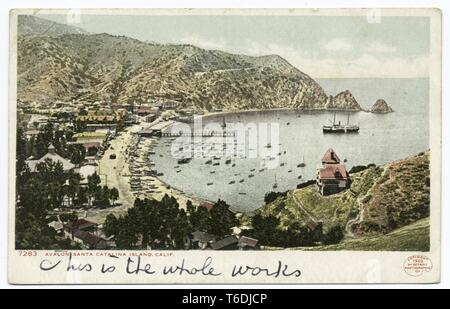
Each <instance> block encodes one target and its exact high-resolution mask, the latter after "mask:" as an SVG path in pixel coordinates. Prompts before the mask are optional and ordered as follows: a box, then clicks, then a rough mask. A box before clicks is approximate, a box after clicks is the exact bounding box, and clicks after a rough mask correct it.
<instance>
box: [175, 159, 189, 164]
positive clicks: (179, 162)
mask: <svg viewBox="0 0 450 309" xmlns="http://www.w3.org/2000/svg"><path fill="white" fill-rule="evenodd" d="M191 160H192V158H182V159H178V161H177V162H178V164H186V163H189V162H191Z"/></svg>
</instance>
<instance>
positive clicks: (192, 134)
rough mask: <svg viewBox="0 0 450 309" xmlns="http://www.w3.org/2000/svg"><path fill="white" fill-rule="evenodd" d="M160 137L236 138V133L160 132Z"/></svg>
mask: <svg viewBox="0 0 450 309" xmlns="http://www.w3.org/2000/svg"><path fill="white" fill-rule="evenodd" d="M161 137H236V132H215V131H211V132H162V133H161Z"/></svg>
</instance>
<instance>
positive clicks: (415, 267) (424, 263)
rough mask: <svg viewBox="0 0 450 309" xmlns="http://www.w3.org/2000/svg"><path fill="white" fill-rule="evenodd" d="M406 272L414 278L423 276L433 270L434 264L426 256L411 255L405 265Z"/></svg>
mask: <svg viewBox="0 0 450 309" xmlns="http://www.w3.org/2000/svg"><path fill="white" fill-rule="evenodd" d="M403 269H404V270H405V272H406V273H407V274H408V275H410V276H413V277H419V276H422V274H423V273H425V272H430V271H431V270H432V269H433V263H432V262H431V260H430V259H429V258H428V257H426V256H424V255H411V256H409V257H408V258H407V259H406V260H405V262H404V263H403Z"/></svg>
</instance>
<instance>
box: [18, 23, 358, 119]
mask: <svg viewBox="0 0 450 309" xmlns="http://www.w3.org/2000/svg"><path fill="white" fill-rule="evenodd" d="M34 19H35V18H34V17H28V18H21V19H19V23H20V26H19V28H20V29H32V28H33V27H34V25H35V24H36V23H37V22H36V21H35V20H34ZM50 23H51V22H50ZM67 27H69V26H67ZM41 28H44V27H41ZM56 28H57V27H55V29H56ZM21 32H22V33H28V32H27V31H25V30H22V31H21ZM58 33H61V35H57V36H49V35H48V36H36V35H31V36H30V35H19V40H18V98H19V100H21V101H24V102H32V101H34V102H43V103H47V102H52V101H55V100H61V101H96V100H102V101H107V102H114V103H116V102H118V103H124V102H128V103H130V102H147V101H150V102H153V101H158V100H159V101H161V100H170V101H173V102H177V103H178V105H179V106H180V107H188V108H194V109H196V110H203V111H210V110H214V109H225V110H244V109H270V108H300V109H330V108H332V109H342V110H360V109H361V108H360V106H359V104H358V103H357V102H356V100H354V98H353V96H351V94H350V95H349V94H348V93H347V92H345V93H343V94H341V95H338V96H336V97H335V98H333V97H329V96H327V95H326V94H325V92H324V91H323V89H322V88H321V87H320V85H319V84H318V83H317V82H315V81H314V80H313V79H312V78H311V77H309V76H308V75H307V74H305V73H303V72H301V71H300V70H299V69H297V68H295V67H294V66H292V65H291V64H290V63H289V62H287V61H286V60H285V59H283V58H281V57H280V56H278V55H268V56H262V57H251V56H246V55H236V54H230V53H226V52H223V51H218V50H205V49H201V48H198V47H195V46H192V45H166V44H153V43H145V42H141V41H138V40H135V39H132V38H128V37H124V36H112V35H109V34H105V33H103V34H86V33H79V32H77V31H76V30H73V31H72V32H70V31H64V30H61V31H58Z"/></svg>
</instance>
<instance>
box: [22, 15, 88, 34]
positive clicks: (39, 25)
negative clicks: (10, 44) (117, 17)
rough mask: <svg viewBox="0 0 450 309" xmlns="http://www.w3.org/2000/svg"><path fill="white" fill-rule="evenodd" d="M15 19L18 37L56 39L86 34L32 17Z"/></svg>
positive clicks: (78, 29) (77, 29)
mask: <svg viewBox="0 0 450 309" xmlns="http://www.w3.org/2000/svg"><path fill="white" fill-rule="evenodd" d="M17 19H18V21H17V34H18V35H19V36H50V37H57V36H60V35H63V34H70V33H82V34H88V33H87V32H86V31H84V30H83V29H81V28H77V27H73V26H68V25H65V24H61V23H55V22H53V21H49V20H47V19H43V18H39V17H36V16H32V15H18V16H17Z"/></svg>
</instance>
